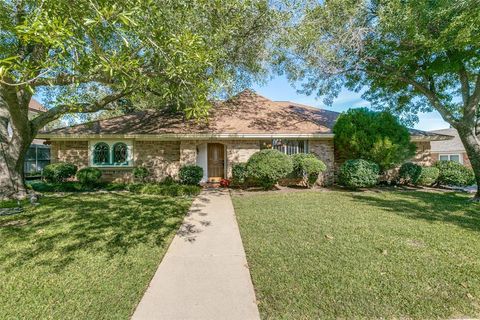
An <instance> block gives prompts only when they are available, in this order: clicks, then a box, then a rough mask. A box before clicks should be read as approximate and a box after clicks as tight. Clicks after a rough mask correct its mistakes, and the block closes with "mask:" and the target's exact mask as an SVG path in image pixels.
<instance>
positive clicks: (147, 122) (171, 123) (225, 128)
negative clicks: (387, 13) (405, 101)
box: [47, 90, 451, 140]
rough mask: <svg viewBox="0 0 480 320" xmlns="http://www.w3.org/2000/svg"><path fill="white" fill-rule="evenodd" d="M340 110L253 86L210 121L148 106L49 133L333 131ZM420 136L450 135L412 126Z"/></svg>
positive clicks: (213, 114)
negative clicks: (274, 96)
mask: <svg viewBox="0 0 480 320" xmlns="http://www.w3.org/2000/svg"><path fill="white" fill-rule="evenodd" d="M339 115H340V113H338V112H334V111H329V110H325V109H319V108H314V107H310V106H306V105H303V104H299V103H294V102H290V101H272V100H270V99H267V98H265V97H263V96H261V95H259V94H257V93H255V92H253V91H251V90H244V91H242V92H241V93H239V94H237V95H236V96H234V97H232V98H231V99H229V100H226V101H223V102H217V103H215V104H214V106H213V108H212V110H211V112H210V116H209V120H208V122H198V121H195V120H186V119H184V118H183V116H182V115H180V114H176V115H172V114H171V113H167V112H165V111H159V110H145V111H140V112H136V113H132V114H129V115H124V116H119V117H114V118H109V119H106V120H98V121H93V122H88V123H85V124H80V125H76V126H71V127H65V128H59V129H55V130H52V131H50V132H47V134H49V135H58V136H68V135H99V134H102V135H109V134H115V135H122V134H123V135H161V134H288V135H295V134H332V128H333V125H334V123H335V121H336V119H337V117H338V116H339ZM411 133H412V135H413V136H415V137H416V138H418V139H428V140H434V139H450V138H451V137H448V136H442V135H438V134H434V133H429V132H425V131H420V130H414V129H411Z"/></svg>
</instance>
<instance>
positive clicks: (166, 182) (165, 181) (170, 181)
mask: <svg viewBox="0 0 480 320" xmlns="http://www.w3.org/2000/svg"><path fill="white" fill-rule="evenodd" d="M174 183H176V182H175V179H173V178H172V177H171V176H166V177H165V178H164V179H163V180H162V184H164V185H171V184H174Z"/></svg>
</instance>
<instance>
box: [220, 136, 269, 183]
mask: <svg viewBox="0 0 480 320" xmlns="http://www.w3.org/2000/svg"><path fill="white" fill-rule="evenodd" d="M222 143H224V145H225V147H226V148H227V152H226V153H227V177H230V178H231V176H232V167H233V165H234V164H235V163H241V162H247V161H248V159H249V158H250V157H251V156H252V154H254V153H255V152H257V151H260V141H259V140H248V141H246V140H236V141H235V140H230V141H222Z"/></svg>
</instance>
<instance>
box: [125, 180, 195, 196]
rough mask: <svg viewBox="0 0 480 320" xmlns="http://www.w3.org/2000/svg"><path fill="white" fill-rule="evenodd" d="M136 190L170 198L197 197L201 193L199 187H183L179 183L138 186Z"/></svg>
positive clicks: (185, 185)
mask: <svg viewBox="0 0 480 320" xmlns="http://www.w3.org/2000/svg"><path fill="white" fill-rule="evenodd" d="M135 189H136V191H135V192H139V193H141V194H154V195H161V196H169V197H178V196H196V195H198V194H199V193H200V191H201V187H199V186H197V185H187V184H184V185H181V184H178V183H172V184H168V185H167V184H161V183H147V184H143V185H140V186H137V188H135ZM130 191H132V189H130ZM132 192H133V191H132Z"/></svg>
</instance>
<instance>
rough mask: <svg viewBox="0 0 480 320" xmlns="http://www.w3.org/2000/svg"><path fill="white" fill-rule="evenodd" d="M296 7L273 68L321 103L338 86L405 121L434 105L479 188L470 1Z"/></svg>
mask: <svg viewBox="0 0 480 320" xmlns="http://www.w3.org/2000/svg"><path fill="white" fill-rule="evenodd" d="M300 8H301V10H299V11H298V12H296V19H294V20H292V21H291V25H290V26H289V27H288V28H287V32H286V33H285V34H284V36H283V37H282V39H281V41H280V42H279V43H278V45H277V49H278V50H277V54H276V57H277V67H278V69H279V72H281V73H286V74H287V76H288V77H289V79H290V80H291V81H293V82H301V86H302V88H303V89H302V92H303V93H306V94H316V95H317V96H323V97H324V98H325V99H324V101H325V102H326V103H327V104H331V103H332V102H333V100H334V99H335V98H336V97H337V96H338V95H339V93H340V92H341V90H342V88H343V87H346V88H348V89H350V90H353V91H356V92H359V91H362V92H363V95H362V97H363V98H364V99H366V100H368V101H369V102H370V103H371V104H372V106H373V107H374V108H379V109H381V110H388V111H390V112H392V113H394V114H398V115H400V117H401V118H402V119H403V120H404V121H407V122H409V123H413V122H415V121H417V120H418V117H417V114H418V113H420V112H429V111H432V110H437V111H438V112H439V113H440V114H441V116H442V117H443V119H444V120H445V121H447V122H448V123H449V124H450V125H451V126H452V127H453V128H455V129H457V130H458V132H459V135H460V137H461V138H462V142H463V144H464V146H465V149H466V150H467V151H468V155H469V158H470V162H471V163H472V167H473V168H474V170H475V174H476V179H477V182H479V183H478V184H479V187H480V142H479V140H478V138H477V137H478V135H479V134H480V129H479V128H480V118H479V116H478V115H479V114H480V103H479V102H480V80H479V79H480V59H479V53H480V40H479V39H480V28H479V27H478V26H479V25H480V10H478V1H477V0H465V1H449V0H447V1H426V0H420V1H404V0H391V1H351V0H329V1H311V2H310V1H308V2H304V3H303V5H301V6H300ZM372 125H375V124H374V123H373V124H372ZM379 164H380V163H379ZM380 165H381V166H383V164H380ZM477 197H478V198H480V189H479V190H478V192H477Z"/></svg>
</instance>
